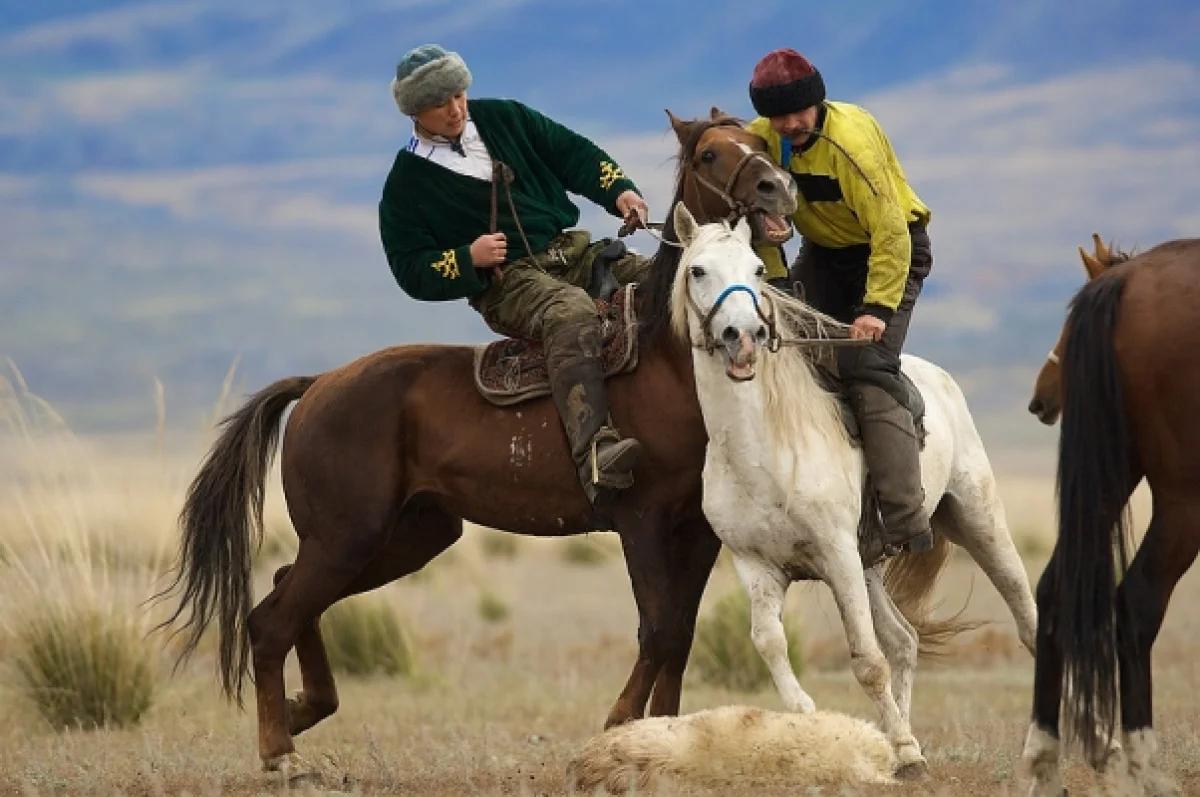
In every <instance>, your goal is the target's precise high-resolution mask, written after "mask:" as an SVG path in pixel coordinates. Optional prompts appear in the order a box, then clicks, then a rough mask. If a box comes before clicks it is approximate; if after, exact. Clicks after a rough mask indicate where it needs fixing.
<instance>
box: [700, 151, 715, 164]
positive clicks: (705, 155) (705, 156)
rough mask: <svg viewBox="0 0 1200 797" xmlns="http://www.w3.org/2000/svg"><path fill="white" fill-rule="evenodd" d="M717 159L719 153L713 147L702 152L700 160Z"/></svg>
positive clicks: (707, 161) (706, 161)
mask: <svg viewBox="0 0 1200 797" xmlns="http://www.w3.org/2000/svg"><path fill="white" fill-rule="evenodd" d="M716 159H717V153H715V152H713V151H712V150H711V149H706V150H704V151H703V152H701V153H700V160H701V161H703V162H704V163H712V162H713V161H715V160H716Z"/></svg>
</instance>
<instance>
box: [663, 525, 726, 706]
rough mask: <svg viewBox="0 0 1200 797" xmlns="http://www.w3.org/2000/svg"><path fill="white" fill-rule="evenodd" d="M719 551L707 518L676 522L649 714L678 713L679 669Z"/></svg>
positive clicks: (689, 646) (684, 663)
mask: <svg viewBox="0 0 1200 797" xmlns="http://www.w3.org/2000/svg"><path fill="white" fill-rule="evenodd" d="M720 552H721V541H720V540H719V539H718V538H717V535H715V534H714V533H713V530H712V527H711V526H709V525H708V522H707V521H704V522H699V523H693V524H689V525H685V526H680V527H679V528H677V529H676V531H675V534H674V535H673V536H672V538H671V556H670V559H669V561H670V567H671V579H670V590H669V598H670V604H671V608H670V609H669V611H668V617H669V620H668V622H667V623H666V625H665V627H664V628H663V632H664V633H665V634H666V635H667V642H666V649H665V651H664V654H665V656H664V660H663V666H662V669H661V670H659V672H658V677H657V678H656V679H655V681H654V691H653V692H652V694H651V697H650V712H649V713H650V716H652V717H661V716H674V715H676V714H678V713H679V702H680V696H681V693H682V691H683V673H684V670H685V669H686V668H687V662H688V655H689V654H690V653H691V650H692V637H693V635H694V634H695V630H696V615H697V613H698V612H699V611H700V599H701V598H702V597H703V596H704V588H705V586H706V585H707V584H708V578H709V575H710V574H711V573H712V569H713V565H714V564H716V561H717V554H719V553H720Z"/></svg>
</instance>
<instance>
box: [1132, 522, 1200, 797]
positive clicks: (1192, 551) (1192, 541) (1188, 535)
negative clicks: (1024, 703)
mask: <svg viewBox="0 0 1200 797" xmlns="http://www.w3.org/2000/svg"><path fill="white" fill-rule="evenodd" d="M1163 503H1164V502H1159V501H1156V502H1155V506H1154V513H1153V516H1152V517H1151V519H1150V525H1149V528H1148V529H1147V530H1146V536H1145V539H1143V541H1142V544H1141V547H1140V548H1139V549H1138V552H1137V555H1136V556H1135V557H1134V558H1133V562H1131V563H1130V566H1129V572H1128V573H1126V575H1125V578H1124V579H1123V580H1122V582H1121V586H1120V587H1118V589H1117V661H1118V665H1119V667H1120V679H1119V684H1120V690H1121V730H1122V735H1123V739H1124V747H1125V751H1126V755H1127V757H1128V764H1129V775H1130V777H1132V779H1133V781H1134V783H1135V784H1136V785H1137V787H1138V788H1140V789H1141V790H1142V791H1143V792H1144V793H1145V794H1148V795H1172V794H1179V793H1180V791H1179V786H1177V785H1176V784H1175V783H1173V782H1172V781H1171V780H1170V778H1168V776H1167V775H1166V774H1165V773H1163V772H1161V771H1160V770H1159V769H1158V768H1157V767H1156V765H1155V763H1154V757H1155V753H1156V750H1157V741H1156V739H1155V736H1154V727H1153V726H1154V710H1153V695H1154V684H1153V680H1152V677H1151V660H1150V653H1151V649H1152V648H1153V646H1154V641H1155V639H1157V637H1158V632H1159V630H1160V629H1161V628H1162V622H1163V617H1164V615H1165V614H1166V611H1167V604H1168V603H1169V601H1170V599H1171V594H1172V593H1173V592H1174V590H1175V586H1176V585H1177V584H1178V583H1179V579H1181V578H1182V577H1183V574H1184V573H1186V572H1187V571H1188V569H1189V568H1190V567H1191V566H1192V563H1193V562H1194V561H1195V559H1196V553H1197V545H1198V544H1200V505H1197V504H1195V503H1194V501H1191V500H1188V501H1185V502H1182V503H1175V504H1170V505H1163Z"/></svg>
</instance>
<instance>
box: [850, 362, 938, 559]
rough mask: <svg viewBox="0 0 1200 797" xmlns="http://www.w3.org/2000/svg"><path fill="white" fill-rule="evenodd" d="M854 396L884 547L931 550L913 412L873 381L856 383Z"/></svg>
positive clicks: (851, 397)
mask: <svg viewBox="0 0 1200 797" xmlns="http://www.w3.org/2000/svg"><path fill="white" fill-rule="evenodd" d="M850 399H851V403H852V404H853V406H854V411H855V413H856V414H857V415H858V424H859V428H860V431H861V434H862V444H863V456H864V457H865V458H866V463H867V471H868V472H869V473H870V475H871V480H872V483H873V484H874V485H875V492H876V495H877V496H878V497H879V514H880V516H881V518H882V519H883V526H884V529H885V534H886V539H885V541H884V552H885V553H888V554H894V553H897V552H899V551H900V550H907V551H910V552H912V553H922V552H924V551H928V550H929V549H930V548H932V547H933V534H932V533H931V531H930V526H929V516H928V515H927V514H926V512H925V490H924V488H923V487H922V486H921V459H920V455H921V452H920V446H919V444H918V443H917V433H916V429H914V428H913V420H912V414H911V413H910V412H909V411H908V410H907V409H905V408H904V407H903V406H901V405H900V403H899V402H898V401H896V399H895V398H894V397H893V396H892V394H891V393H889V392H887V391H886V390H884V389H883V388H881V387H878V386H876V385H873V384H868V383H858V384H855V385H854V386H853V387H852V388H851V390H850Z"/></svg>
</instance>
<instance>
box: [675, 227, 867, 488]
mask: <svg viewBox="0 0 1200 797" xmlns="http://www.w3.org/2000/svg"><path fill="white" fill-rule="evenodd" d="M723 242H734V243H736V245H738V246H744V244H743V243H742V241H741V239H739V238H738V237H737V236H736V235H735V234H734V232H733V231H732V229H731V228H730V227H729V225H728V224H727V223H725V222H721V223H719V224H704V225H701V226H700V227H699V228H698V231H697V234H696V237H695V238H694V239H693V240H692V242H691V243H690V244H689V245H688V246H687V247H685V248H684V250H683V254H682V256H681V257H680V259H679V268H678V269H677V270H676V272H675V281H674V283H673V285H672V289H671V331H672V332H673V333H674V334H675V335H677V336H679V338H680V339H682V340H688V339H689V334H690V333H689V328H688V315H689V312H690V310H689V306H688V301H687V284H688V280H687V274H688V270H689V269H690V267H691V265H692V263H693V262H694V261H695V259H696V256H697V255H698V254H699V253H700V252H702V251H704V250H705V249H706V248H707V247H709V246H713V245H714V244H717V243H723ZM754 287H755V289H756V290H758V291H759V294H760V295H761V296H762V299H761V301H762V302H763V307H764V312H766V313H767V314H768V315H770V313H771V312H774V313H775V323H776V326H777V328H778V331H779V334H780V336H781V337H782V338H783V339H784V340H785V341H788V340H798V339H821V340H831V339H837V338H848V337H849V336H850V334H849V326H848V325H846V324H843V323H841V322H840V321H837V320H835V319H833V318H831V317H829V316H827V315H824V314H823V313H820V312H818V311H817V310H815V309H813V308H812V307H810V306H809V305H807V304H805V303H804V302H802V301H800V300H799V299H796V298H794V297H792V296H791V295H790V294H786V293H784V292H783V291H779V290H776V289H775V288H772V287H771V286H770V285H768V284H767V283H766V282H763V281H759V283H758V284H757V285H755V286H754ZM821 352H824V353H825V354H826V355H828V356H831V354H832V350H831V349H830V348H826V347H805V348H800V347H797V346H787V345H784V346H782V347H781V348H780V349H779V351H777V352H774V353H771V352H764V353H763V356H762V357H760V359H759V367H758V376H757V377H755V379H756V380H759V381H760V383H761V389H762V390H763V394H764V399H765V403H766V417H765V418H764V419H763V420H764V422H765V423H766V425H767V428H768V430H769V432H770V439H771V440H772V441H774V442H775V443H776V444H777V445H778V446H779V447H780V448H782V449H783V450H791V451H793V452H795V454H796V456H799V455H800V453H801V452H803V451H805V450H811V447H812V445H813V444H818V443H824V444H825V445H829V446H836V445H848V444H849V435H848V434H847V432H846V427H845V424H844V423H843V422H842V418H841V409H840V407H839V406H838V402H837V399H836V398H835V397H834V396H833V395H832V394H830V393H829V392H828V391H826V390H825V389H824V388H823V387H821V384H820V382H818V381H817V375H816V371H815V368H816V366H815V364H814V362H813V358H814V357H817V356H820V353H821ZM796 470H797V471H798V470H799V469H796Z"/></svg>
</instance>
